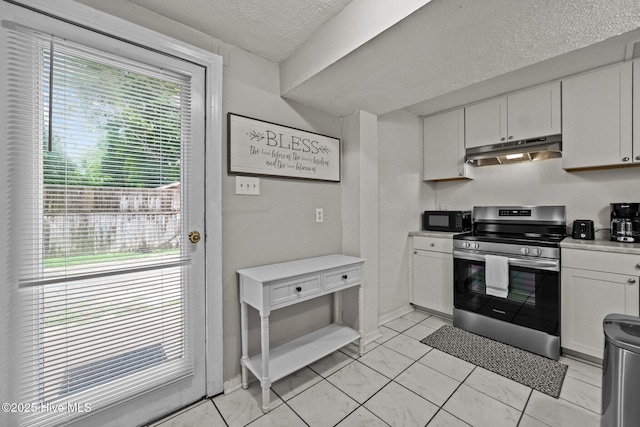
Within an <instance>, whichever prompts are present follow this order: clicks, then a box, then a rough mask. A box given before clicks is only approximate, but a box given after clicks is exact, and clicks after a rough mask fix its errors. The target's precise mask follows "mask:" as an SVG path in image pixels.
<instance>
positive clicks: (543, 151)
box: [466, 135, 562, 166]
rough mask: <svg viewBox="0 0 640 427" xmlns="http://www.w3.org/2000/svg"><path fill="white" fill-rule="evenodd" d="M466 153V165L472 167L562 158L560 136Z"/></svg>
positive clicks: (516, 142) (517, 142)
mask: <svg viewBox="0 0 640 427" xmlns="http://www.w3.org/2000/svg"><path fill="white" fill-rule="evenodd" d="M466 153H467V156H466V161H467V163H469V164H471V165H473V166H488V165H500V164H509V163H518V162H526V161H536V160H544V159H551V158H554V157H561V156H562V135H552V136H547V137H544V138H537V139H527V140H521V141H509V142H504V143H500V144H494V145H485V146H482V147H474V148H469V149H467V152H466Z"/></svg>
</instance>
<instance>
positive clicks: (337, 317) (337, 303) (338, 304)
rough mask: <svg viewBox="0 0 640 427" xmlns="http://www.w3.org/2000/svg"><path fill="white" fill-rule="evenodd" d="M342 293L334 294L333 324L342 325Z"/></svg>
mask: <svg viewBox="0 0 640 427" xmlns="http://www.w3.org/2000/svg"><path fill="white" fill-rule="evenodd" d="M342 301H343V300H342V292H334V293H333V323H335V324H337V325H342V323H343V319H342Z"/></svg>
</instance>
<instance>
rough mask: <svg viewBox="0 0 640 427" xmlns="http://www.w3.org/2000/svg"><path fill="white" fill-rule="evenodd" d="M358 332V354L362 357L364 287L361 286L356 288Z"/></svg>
mask: <svg viewBox="0 0 640 427" xmlns="http://www.w3.org/2000/svg"><path fill="white" fill-rule="evenodd" d="M358 332H359V333H360V340H359V344H360V345H359V349H358V353H360V356H362V355H364V287H363V286H362V284H360V286H359V288H358Z"/></svg>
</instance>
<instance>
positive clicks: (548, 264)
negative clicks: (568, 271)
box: [453, 250, 560, 271]
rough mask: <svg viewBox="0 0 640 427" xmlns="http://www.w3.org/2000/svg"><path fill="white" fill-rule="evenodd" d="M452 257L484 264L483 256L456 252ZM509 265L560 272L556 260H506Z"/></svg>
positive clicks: (558, 263)
mask: <svg viewBox="0 0 640 427" xmlns="http://www.w3.org/2000/svg"><path fill="white" fill-rule="evenodd" d="M453 257H454V258H458V259H466V260H469V261H480V262H485V256H484V255H483V254H474V253H469V252H462V251H458V250H454V251H453ZM508 259H509V265H513V266H514V267H525V268H533V269H538V270H548V271H560V262H559V261H558V260H549V259H536V258H526V259H524V258H508Z"/></svg>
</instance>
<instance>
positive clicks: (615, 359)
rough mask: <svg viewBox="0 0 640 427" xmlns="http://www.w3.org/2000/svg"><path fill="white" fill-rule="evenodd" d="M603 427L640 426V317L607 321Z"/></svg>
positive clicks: (615, 317)
mask: <svg viewBox="0 0 640 427" xmlns="http://www.w3.org/2000/svg"><path fill="white" fill-rule="evenodd" d="M602 326H603V328H604V338H605V341H604V364H603V370H602V418H601V421H600V425H601V427H631V426H634V427H637V426H640V317H636V316H627V315H624V314H609V315H607V317H605V318H604V322H603V325H602Z"/></svg>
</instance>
